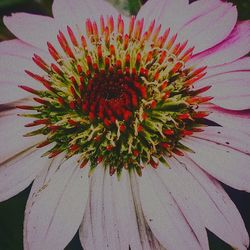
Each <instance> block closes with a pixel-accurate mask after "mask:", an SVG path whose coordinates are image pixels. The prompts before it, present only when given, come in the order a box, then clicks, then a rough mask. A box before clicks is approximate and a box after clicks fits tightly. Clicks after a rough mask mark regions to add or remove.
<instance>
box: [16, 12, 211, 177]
mask: <svg viewBox="0 0 250 250" xmlns="http://www.w3.org/2000/svg"><path fill="white" fill-rule="evenodd" d="M124 27H125V25H124V20H123V19H122V17H121V16H119V17H118V20H117V21H115V20H114V19H113V17H112V16H110V17H108V18H107V19H106V20H104V18H103V17H102V16H101V17H100V22H99V24H97V23H96V22H95V21H91V20H90V19H88V20H86V25H85V30H86V32H85V34H84V35H80V37H79V38H78V37H77V36H76V35H75V32H74V31H73V29H72V28H71V27H67V33H68V38H66V36H65V34H64V33H62V32H61V31H60V32H59V34H58V35H57V39H58V42H59V44H60V47H61V51H59V50H58V49H56V48H55V47H54V46H53V45H52V44H51V43H49V42H48V50H49V53H50V55H51V56H52V58H53V59H54V61H55V62H54V63H52V64H48V63H46V62H45V61H44V60H43V59H42V58H41V57H39V56H38V55H34V57H33V60H34V62H35V63H36V64H37V65H38V66H39V67H40V68H41V69H42V70H43V71H44V74H43V75H42V76H40V75H37V74H34V73H32V72H30V71H26V73H27V74H29V75H30V76H31V77H32V78H34V79H35V80H36V81H38V82H40V83H41V84H43V86H44V87H45V89H44V90H40V91H38V90H34V89H32V88H29V87H27V86H20V87H21V88H23V89H24V90H26V91H29V92H31V93H32V94H35V95H36V96H37V97H35V98H34V100H35V101H36V102H37V103H39V105H38V106H20V108H23V109H31V110H36V111H37V113H36V114H30V115H26V116H29V117H33V118H36V120H34V121H33V122H32V123H29V124H27V125H26V126H27V127H32V126H37V125H42V127H41V128H39V129H38V130H35V131H33V132H30V133H29V134H27V136H29V135H36V134H44V135H45V136H46V138H47V139H46V140H45V141H44V142H42V143H41V144H39V145H38V147H42V146H45V145H48V144H50V143H54V146H53V148H52V149H51V150H49V151H48V152H47V155H48V156H49V157H55V156H56V155H58V154H59V153H62V152H64V153H66V157H67V158H68V157H71V156H73V155H75V154H78V155H79V159H80V162H81V166H82V167H83V166H84V165H86V164H87V162H90V163H91V169H94V168H95V167H96V166H97V165H98V164H100V163H101V162H102V163H103V164H104V166H106V167H108V168H109V169H110V174H113V173H115V172H117V173H118V174H119V173H120V172H121V170H122V169H123V168H126V169H136V170H137V172H138V174H141V168H142V166H145V165H146V164H150V165H151V166H152V167H154V168H156V167H157V165H158V162H159V161H161V162H164V163H167V157H169V156H171V155H172V154H177V155H183V151H184V150H188V149H187V148H186V147H185V146H184V145H183V144H182V143H181V139H182V138H183V137H185V136H190V135H192V134H193V133H194V132H200V131H202V129H201V128H200V127H201V126H203V124H202V123H203V120H202V119H203V118H204V117H206V116H207V115H208V113H207V112H205V111H204V112H203V111H197V109H196V108H197V106H198V105H200V104H202V103H204V102H207V101H209V100H210V99H211V97H201V96H200V94H202V93H203V92H205V91H206V90H208V88H209V87H205V88H202V89H198V90H193V84H194V83H195V82H196V81H198V80H199V79H201V78H202V77H203V76H204V75H205V70H206V67H201V68H198V69H193V68H191V67H187V66H186V62H187V61H188V60H189V59H190V58H191V56H192V52H193V48H190V49H186V46H187V42H184V43H182V44H180V43H176V38H177V35H174V36H172V37H170V29H167V30H165V31H164V32H163V33H161V26H156V25H155V21H153V22H152V23H151V24H150V26H149V27H148V28H147V29H144V20H143V19H141V20H136V18H135V17H131V18H130V23H129V25H128V30H127V31H126V30H125V28H124Z"/></svg>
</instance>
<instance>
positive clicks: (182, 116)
mask: <svg viewBox="0 0 250 250" xmlns="http://www.w3.org/2000/svg"><path fill="white" fill-rule="evenodd" d="M177 118H178V119H180V120H187V119H190V118H191V117H190V115H189V113H185V114H179V115H178V116H177Z"/></svg>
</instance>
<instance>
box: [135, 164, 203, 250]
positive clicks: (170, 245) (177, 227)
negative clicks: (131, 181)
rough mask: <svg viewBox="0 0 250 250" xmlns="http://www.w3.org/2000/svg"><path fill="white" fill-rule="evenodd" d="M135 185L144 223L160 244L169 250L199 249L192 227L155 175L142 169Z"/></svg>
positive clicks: (151, 170) (152, 171) (153, 172)
mask: <svg viewBox="0 0 250 250" xmlns="http://www.w3.org/2000/svg"><path fill="white" fill-rule="evenodd" d="M138 182H139V190H140V199H141V204H142V209H143V212H144V215H145V218H146V221H147V223H148V225H149V227H150V228H151V230H152V232H153V233H154V234H155V236H156V238H157V239H158V240H159V242H160V243H161V244H162V245H163V246H164V247H165V248H167V249H168V250H176V249H190V250H191V249H192V250H195V249H202V246H201V245H200V242H199V241H198V239H197V238H196V236H195V235H194V232H193V231H192V228H191V227H190V226H189V224H188V223H187V221H186V219H185V217H184V215H183V213H182V212H181V210H180V209H179V207H178V206H177V204H176V202H175V200H174V199H173V198H172V196H171V195H170V192H169V190H167V189H166V187H165V186H164V184H163V183H162V182H161V181H160V178H159V177H158V176H157V175H156V172H155V171H154V170H153V169H152V168H150V167H148V168H145V169H144V171H143V176H142V177H141V178H138ZM180 235H181V237H180Z"/></svg>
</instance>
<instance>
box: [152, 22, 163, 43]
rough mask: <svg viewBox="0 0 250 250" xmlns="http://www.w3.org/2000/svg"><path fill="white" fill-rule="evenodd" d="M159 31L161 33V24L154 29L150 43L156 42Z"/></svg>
mask: <svg viewBox="0 0 250 250" xmlns="http://www.w3.org/2000/svg"><path fill="white" fill-rule="evenodd" d="M160 31H161V24H160V25H159V26H158V27H157V28H156V30H155V33H154V34H153V37H152V41H153V42H154V43H155V42H156V40H157V38H158V35H159V33H160Z"/></svg>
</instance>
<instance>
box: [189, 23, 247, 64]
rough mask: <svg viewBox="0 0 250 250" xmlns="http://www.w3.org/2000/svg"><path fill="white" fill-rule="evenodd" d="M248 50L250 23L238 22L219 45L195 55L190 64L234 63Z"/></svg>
mask: <svg viewBox="0 0 250 250" xmlns="http://www.w3.org/2000/svg"><path fill="white" fill-rule="evenodd" d="M249 50H250V22H249V21H242V22H238V23H237V24H236V26H235V27H234V29H233V31H232V32H231V34H230V35H229V36H228V37H227V38H226V39H225V40H224V41H222V42H221V43H220V44H218V45H216V46H214V47H213V48H211V49H208V50H206V51H204V52H201V53H199V54H197V55H195V56H194V57H193V58H192V60H191V61H190V62H189V63H190V64H198V63H203V64H205V65H207V66H216V65H221V64H224V63H229V62H232V61H235V60H237V59H239V58H241V57H242V56H244V55H246V54H247V53H248V52H249Z"/></svg>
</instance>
